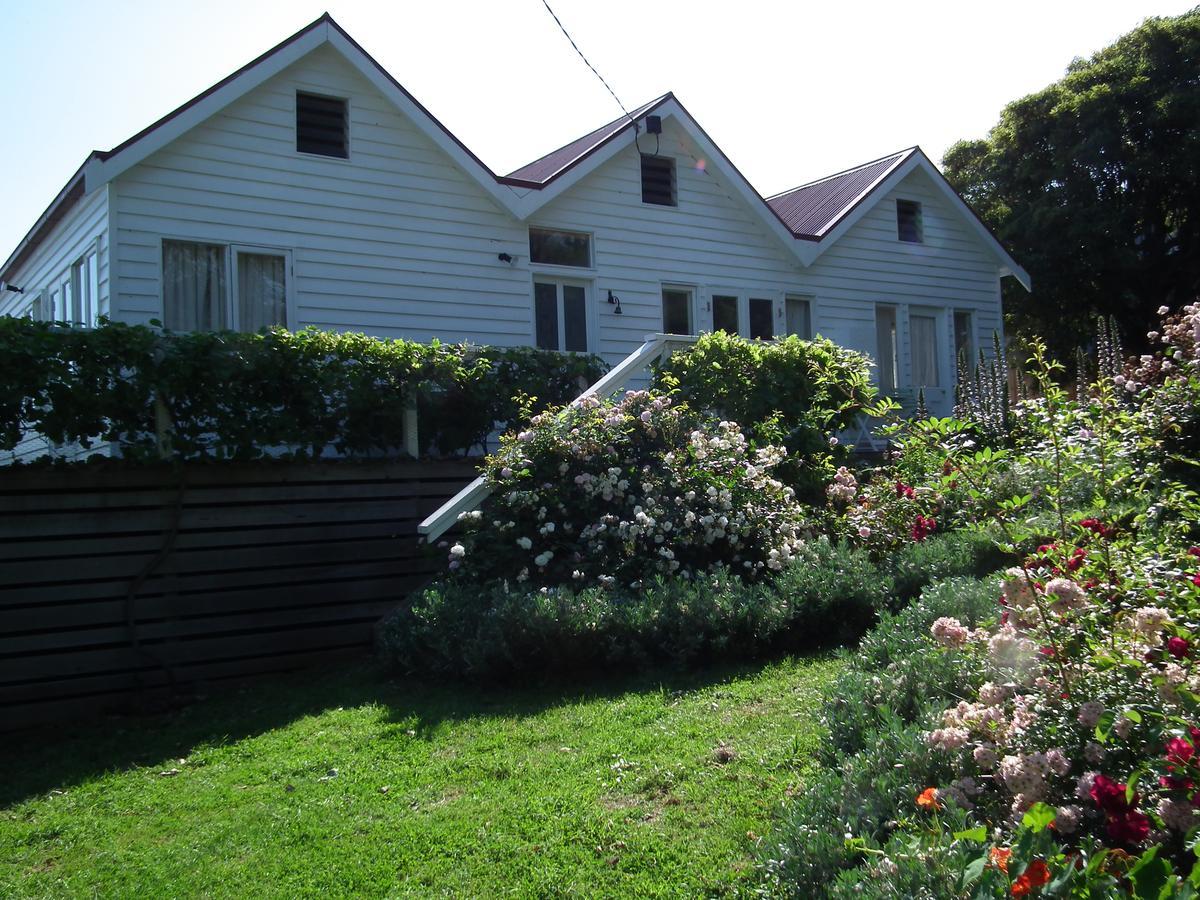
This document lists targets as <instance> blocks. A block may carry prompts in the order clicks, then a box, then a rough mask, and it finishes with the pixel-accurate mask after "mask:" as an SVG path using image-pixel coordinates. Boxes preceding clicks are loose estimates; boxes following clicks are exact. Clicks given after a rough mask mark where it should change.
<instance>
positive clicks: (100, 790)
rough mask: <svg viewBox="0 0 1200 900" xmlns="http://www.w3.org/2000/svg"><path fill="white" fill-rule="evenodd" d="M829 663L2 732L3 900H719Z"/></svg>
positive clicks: (809, 745)
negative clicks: (572, 899) (311, 899)
mask: <svg viewBox="0 0 1200 900" xmlns="http://www.w3.org/2000/svg"><path fill="white" fill-rule="evenodd" d="M838 668H839V663H838V662H837V661H835V660H833V659H831V658H828V657H819V658H809V659H791V660H784V661H780V662H775V663H771V664H768V665H765V666H764V665H759V666H757V667H749V668H747V667H743V668H725V669H719V670H710V671H709V672H707V673H704V674H703V675H698V676H680V675H676V674H659V675H657V676H642V677H637V678H629V679H624V680H621V679H610V680H609V681H606V682H605V683H604V684H603V685H592V686H589V687H583V688H579V687H575V688H569V689H563V688H556V687H547V686H542V687H523V688H505V689H500V688H489V689H479V688H470V687H464V686H461V685H457V686H456V685H442V686H438V685H422V684H414V683H411V682H409V683H403V682H395V681H389V680H386V679H385V678H384V677H383V676H381V675H380V674H379V673H377V672H376V671H374V670H372V669H371V668H367V667H360V668H354V669H350V670H340V671H336V672H330V673H316V674H313V673H310V674H306V675H303V676H293V677H291V678H288V679H286V680H285V679H281V680H278V681H274V682H267V683H265V684H260V685H258V686H255V687H253V688H250V689H245V690H243V691H242V692H240V693H237V694H233V695H229V696H223V697H220V698H216V699H210V700H207V701H204V702H201V703H198V704H196V705H194V706H191V707H189V708H186V709H184V710H182V711H180V712H178V713H175V714H172V715H170V716H163V717H159V718H156V719H149V720H130V719H126V720H117V724H116V725H114V724H112V723H111V722H110V723H107V724H105V725H98V726H94V727H90V728H86V729H82V730H80V729H73V730H71V731H70V732H69V733H68V732H66V731H63V732H57V733H51V732H43V733H41V734H37V735H30V736H26V737H24V738H22V739H20V741H19V742H17V743H15V744H14V743H13V742H12V740H11V738H10V739H9V740H8V742H7V744H6V746H5V748H4V750H3V751H0V754H2V755H0V765H2V766H3V770H2V771H3V772H4V778H3V779H0V896H4V897H27V896H36V897H59V896H61V897H67V896H70V897H77V896H93V895H94V896H130V897H147V896H213V897H218V896H221V897H223V896H275V897H296V896H303V895H315V894H325V895H336V896H341V895H349V894H354V895H367V896H380V895H387V896H465V897H503V896H520V897H527V896H589V897H595V896H645V897H651V896H670V897H677V896H695V895H701V894H720V893H731V892H733V891H735V890H736V888H737V887H738V886H739V885H744V884H745V882H746V880H747V878H748V877H749V876H751V875H752V874H753V857H754V845H755V842H756V840H757V836H758V835H761V834H764V833H765V832H766V831H767V829H768V828H769V827H770V824H771V820H772V816H773V814H774V812H775V810H776V809H778V807H779V805H780V803H781V802H782V801H783V799H784V797H785V795H787V794H788V793H789V792H790V791H793V790H794V789H795V788H796V787H797V786H798V785H799V784H800V783H801V782H802V781H803V779H804V778H805V774H806V772H807V771H808V763H807V760H808V759H809V758H810V757H811V755H812V753H813V751H814V749H815V747H816V744H817V742H818V741H820V740H821V739H822V737H821V732H820V729H819V726H818V725H817V723H816V721H815V717H814V710H815V709H816V708H817V706H818V705H819V701H820V697H821V694H822V692H823V691H824V690H825V689H827V688H828V686H829V685H830V683H831V681H832V679H833V677H834V676H835V675H836V673H837V670H838Z"/></svg>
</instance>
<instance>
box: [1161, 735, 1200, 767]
mask: <svg viewBox="0 0 1200 900" xmlns="http://www.w3.org/2000/svg"><path fill="white" fill-rule="evenodd" d="M1195 754H1196V748H1195V747H1193V746H1192V745H1191V744H1190V743H1188V742H1187V741H1185V740H1184V739H1183V738H1171V739H1170V740H1169V741H1167V762H1169V763H1173V764H1174V765H1177V766H1186V765H1188V764H1189V763H1190V762H1191V761H1192V757H1193V756H1195Z"/></svg>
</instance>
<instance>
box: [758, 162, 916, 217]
mask: <svg viewBox="0 0 1200 900" xmlns="http://www.w3.org/2000/svg"><path fill="white" fill-rule="evenodd" d="M916 149H917V148H916V147H910V148H909V149H908V150H901V151H900V152H899V153H893V154H891V155H890V156H885V157H883V158H882V159H876V160H873V161H871V162H869V163H863V164H862V165H859V166H855V167H854V168H852V169H846V170H845V171H844V172H838V173H836V174H834V175H827V176H825V177H824V178H818V179H817V180H816V181H810V182H809V183H808V184H802V185H800V186H799V187H795V188H792V189H791V190H790V191H784V192H783V193H780V194H775V195H774V196H773V197H768V198H767V203H768V204H769V205H770V207H771V209H773V210H775V212H777V213H778V214H779V218H781V219H783V221H784V223H785V224H786V225H787V226H788V228H790V229H791V230H792V233H793V234H795V235H796V236H797V237H799V236H805V237H811V238H816V239H817V240H820V239H821V236H822V235H824V234H825V233H826V232H827V231H829V229H830V228H832V227H833V226H834V225H835V224H837V221H838V220H839V219H840V218H841V217H842V216H843V215H845V214H846V213H847V212H848V211H849V210H850V209H851V208H852V207H853V206H854V204H856V203H858V202H860V201H862V200H863V199H865V198H866V196H867V195H868V194H870V193H871V191H873V190H874V189H875V188H876V187H878V186H879V184H880V183H881V182H882V181H883V179H884V178H886V177H887V175H888V173H890V172H891V171H892V170H893V169H895V168H896V166H898V165H900V163H902V162H903V161H904V160H905V159H906V158H907V157H908V156H909V155H910V154H911V153H913V152H914V151H915V150H916Z"/></svg>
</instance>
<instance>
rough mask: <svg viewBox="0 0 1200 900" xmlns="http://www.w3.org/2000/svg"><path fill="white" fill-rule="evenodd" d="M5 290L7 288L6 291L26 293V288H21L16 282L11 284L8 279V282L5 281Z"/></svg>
mask: <svg viewBox="0 0 1200 900" xmlns="http://www.w3.org/2000/svg"><path fill="white" fill-rule="evenodd" d="M4 290H6V291H12V292H13V293H14V294H23V293H25V288H19V287H17V286H16V285H15V284H9V283H8V282H7V281H6V282H4Z"/></svg>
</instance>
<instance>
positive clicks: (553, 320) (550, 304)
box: [533, 280, 588, 353]
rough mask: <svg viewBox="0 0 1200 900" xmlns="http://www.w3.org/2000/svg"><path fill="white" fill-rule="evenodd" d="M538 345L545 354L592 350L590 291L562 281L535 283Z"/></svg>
mask: <svg viewBox="0 0 1200 900" xmlns="http://www.w3.org/2000/svg"><path fill="white" fill-rule="evenodd" d="M533 328H534V341H535V343H536V344H537V346H538V347H540V348H542V349H543V350H571V351H576V352H580V353H586V352H587V349H588V334H587V333H588V329H587V289H586V288H585V287H584V286H583V285H580V284H565V283H563V282H559V281H540V280H539V281H535V282H534V283H533Z"/></svg>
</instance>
